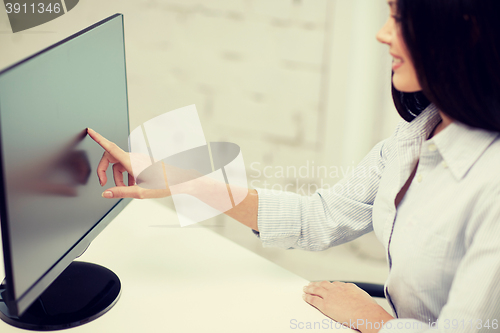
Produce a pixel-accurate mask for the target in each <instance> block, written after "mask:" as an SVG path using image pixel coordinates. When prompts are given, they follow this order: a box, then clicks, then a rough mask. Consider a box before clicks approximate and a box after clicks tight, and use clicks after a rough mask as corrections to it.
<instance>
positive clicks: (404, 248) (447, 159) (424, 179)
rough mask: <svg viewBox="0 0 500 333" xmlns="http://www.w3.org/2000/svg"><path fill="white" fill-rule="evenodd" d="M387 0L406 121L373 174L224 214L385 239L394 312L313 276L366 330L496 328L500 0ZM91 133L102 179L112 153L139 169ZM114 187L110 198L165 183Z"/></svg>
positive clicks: (335, 238) (321, 300) (285, 237)
mask: <svg viewBox="0 0 500 333" xmlns="http://www.w3.org/2000/svg"><path fill="white" fill-rule="evenodd" d="M388 4H389V6H390V10H391V16H390V17H389V19H388V21H387V22H386V24H385V25H384V27H383V28H382V29H381V30H380V31H379V33H378V34H377V39H378V40H379V41H380V42H381V43H384V44H387V45H388V46H389V52H390V53H391V55H392V56H393V58H394V60H393V77H392V82H393V98H394V102H395V105H396V107H397V109H398V112H399V113H400V115H401V116H402V118H403V119H404V120H402V121H401V122H400V123H399V124H398V126H397V128H396V131H395V132H394V134H393V135H392V136H391V137H389V138H388V139H386V140H384V141H382V142H380V143H379V144H377V145H376V146H375V147H374V148H373V149H372V150H371V152H370V153H369V154H368V155H367V156H366V157H365V158H364V160H363V161H362V162H361V163H360V165H359V166H358V168H360V170H370V172H369V174H368V175H366V174H364V177H361V176H359V174H358V173H356V172H354V173H353V175H351V176H350V177H348V178H346V179H344V180H342V181H341V182H340V183H339V184H340V185H341V186H342V188H343V189H344V191H341V192H342V193H338V191H334V190H328V191H327V190H318V191H317V193H315V194H314V195H313V196H311V197H301V196H299V195H293V194H287V195H284V194H277V193H275V192H272V191H267V190H262V189H257V190H250V191H249V193H248V195H247V197H246V199H245V200H244V201H243V202H242V203H241V204H240V205H238V206H236V207H235V208H233V209H232V210H230V211H227V212H226V214H227V215H229V216H231V217H233V218H235V219H236V220H238V221H240V222H241V223H243V224H245V225H247V226H249V227H250V228H252V229H254V230H255V231H258V234H259V235H260V238H261V240H262V242H263V244H264V246H280V247H284V248H302V249H308V250H322V249H325V248H328V247H331V246H334V245H338V244H341V243H344V242H347V241H350V240H352V239H355V238H357V237H359V236H361V235H362V234H364V233H367V232H369V231H371V230H374V231H375V233H376V235H377V237H378V239H379V240H380V241H381V242H382V243H383V244H384V246H385V248H386V253H387V259H388V263H389V267H390V273H389V277H388V280H387V282H386V285H385V292H386V297H387V299H388V300H389V303H390V304H391V306H392V308H393V311H394V315H395V317H393V316H392V315H390V314H389V313H387V312H386V311H384V310H383V309H382V308H381V307H380V306H378V305H377V304H376V303H375V302H374V301H373V299H372V298H371V297H370V296H369V295H368V294H366V293H365V292H364V291H362V290H361V289H359V288H357V287H356V286H355V285H353V284H346V283H341V282H334V283H329V282H327V281H324V282H319V283H311V284H309V285H308V286H306V287H304V300H305V301H306V302H308V303H309V304H311V305H313V306H315V307H316V308H318V309H319V310H320V311H322V312H323V313H324V314H325V315H327V316H328V317H330V318H332V319H334V320H336V321H338V322H342V323H346V325H349V326H351V327H352V328H357V329H358V330H360V331H361V332H393V331H395V332H403V331H404V332H426V331H428V330H429V331H432V332H435V331H439V332H445V331H451V332H483V331H484V332H487V331H488V332H490V331H498V329H499V328H498V325H499V323H498V320H499V319H500V301H499V300H500V284H499V283H498V282H499V281H500V241H499V238H500V186H499V185H500V177H499V176H498V175H497V170H500V138H499V136H498V132H500V20H499V19H498V17H499V15H500V1H498V0H453V1H449V0H389V1H388ZM89 134H90V135H91V136H92V138H94V140H96V141H97V142H98V143H100V144H101V146H103V147H104V149H106V152H105V153H104V156H103V159H102V161H101V164H100V165H99V167H98V174H99V177H100V180H101V181H102V184H104V183H105V182H106V176H105V174H104V172H105V170H106V168H107V167H108V165H109V163H116V164H115V165H117V167H116V170H115V172H118V173H120V172H123V171H128V172H129V173H130V172H131V167H130V161H129V157H128V154H127V153H125V152H123V151H122V150H121V149H119V148H117V147H116V146H114V145H113V144H112V143H110V142H108V141H107V140H106V139H104V138H102V137H101V136H100V135H99V134H97V133H95V132H94V131H92V130H89ZM119 176H120V175H119ZM117 178H120V177H117ZM115 179H116V178H115ZM117 185H119V186H117V187H115V188H112V189H109V190H107V191H106V192H104V193H103V196H104V197H108V198H111V197H114V198H118V197H136V198H149V197H159V196H165V195H169V194H170V193H169V191H168V190H164V191H160V190H146V189H142V188H140V187H138V186H137V185H134V186H128V187H127V186H124V184H123V182H122V181H118V182H117ZM212 185H213V184H210V186H212ZM207 186H209V185H207ZM360 186H362V187H363V189H364V191H349V189H355V188H359V187H360ZM336 188H337V189H338V188H339V187H338V186H336ZM190 191H191V192H190ZM186 192H189V193H190V194H191V195H194V196H197V197H199V198H202V197H201V194H200V193H197V192H196V189H187V190H186ZM202 199H203V198H202ZM205 199H206V198H205Z"/></svg>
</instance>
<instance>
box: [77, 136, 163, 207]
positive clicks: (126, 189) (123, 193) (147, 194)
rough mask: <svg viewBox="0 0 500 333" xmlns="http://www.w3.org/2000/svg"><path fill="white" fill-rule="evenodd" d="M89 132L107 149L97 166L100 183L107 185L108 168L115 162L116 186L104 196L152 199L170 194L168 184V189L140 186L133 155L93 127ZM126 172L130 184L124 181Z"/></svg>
mask: <svg viewBox="0 0 500 333" xmlns="http://www.w3.org/2000/svg"><path fill="white" fill-rule="evenodd" d="M87 133H88V134H89V136H90V137H91V138H92V139H93V140H94V141H95V142H97V143H98V144H99V145H100V146H101V147H102V148H103V149H104V150H105V151H104V154H103V155H102V158H101V161H100V162H99V165H98V166H97V176H98V177H99V183H100V184H101V186H104V185H106V183H107V181H108V179H107V176H106V170H107V169H108V167H109V165H110V164H113V178H114V181H115V185H116V187H112V188H109V189H107V190H106V191H104V193H103V194H102V196H103V197H104V198H113V199H116V198H136V199H150V198H163V197H166V196H169V195H170V191H169V189H168V186H166V189H147V188H143V187H140V186H138V185H137V184H136V183H135V178H134V173H133V170H132V163H131V160H130V156H131V155H130V154H129V153H127V152H125V151H123V150H122V149H121V148H120V147H118V146H117V145H116V144H115V143H113V142H111V141H109V140H107V139H106V138H105V137H103V136H102V135H100V134H99V133H97V132H96V131H94V130H93V129H90V128H88V129H87ZM124 172H127V173H128V186H127V185H125V183H124V181H123V173H124Z"/></svg>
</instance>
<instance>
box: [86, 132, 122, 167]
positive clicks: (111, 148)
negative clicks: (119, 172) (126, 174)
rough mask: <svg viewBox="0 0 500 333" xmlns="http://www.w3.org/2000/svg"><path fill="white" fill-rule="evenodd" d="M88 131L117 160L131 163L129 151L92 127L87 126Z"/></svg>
mask: <svg viewBox="0 0 500 333" xmlns="http://www.w3.org/2000/svg"><path fill="white" fill-rule="evenodd" d="M87 133H88V134H89V136H90V137H91V138H92V139H93V140H94V141H95V142H97V143H98V144H99V145H100V146H101V147H102V148H103V149H104V150H105V151H107V152H108V153H109V155H110V156H111V157H113V158H115V159H116V160H117V162H120V163H122V164H123V165H124V166H128V165H130V157H129V155H128V153H126V152H125V151H123V150H122V149H121V148H120V147H118V146H117V145H116V144H115V143H113V142H111V141H109V140H108V139H106V138H105V137H103V136H102V135H101V134H99V133H97V132H96V131H94V130H93V129H91V128H87ZM112 163H115V162H112ZM127 169H128V168H127Z"/></svg>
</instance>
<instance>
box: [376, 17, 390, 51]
mask: <svg viewBox="0 0 500 333" xmlns="http://www.w3.org/2000/svg"><path fill="white" fill-rule="evenodd" d="M392 26H393V24H392V22H391V18H389V19H388V20H387V21H386V22H385V24H384V26H383V27H382V28H380V30H379V31H378V32H377V35H376V37H377V40H378V41H379V42H380V43H382V44H388V45H389V44H390V43H391V36H392V28H393V27H392Z"/></svg>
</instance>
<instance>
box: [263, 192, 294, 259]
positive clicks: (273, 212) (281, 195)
mask: <svg viewBox="0 0 500 333" xmlns="http://www.w3.org/2000/svg"><path fill="white" fill-rule="evenodd" d="M256 190H257V193H258V195H259V207H258V215H257V225H258V227H259V232H258V233H257V232H255V233H256V234H257V235H258V236H259V237H260V239H261V240H262V246H263V247H281V248H285V249H290V248H293V247H294V246H296V244H297V240H298V239H299V237H300V230H301V215H302V214H301V205H302V197H301V196H300V195H298V194H296V193H291V192H283V191H274V190H267V189H260V188H256Z"/></svg>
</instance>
